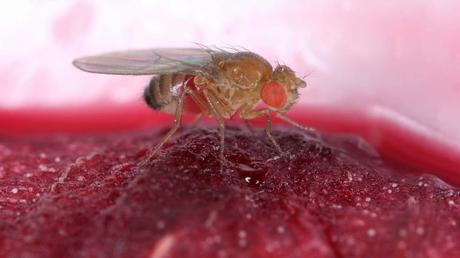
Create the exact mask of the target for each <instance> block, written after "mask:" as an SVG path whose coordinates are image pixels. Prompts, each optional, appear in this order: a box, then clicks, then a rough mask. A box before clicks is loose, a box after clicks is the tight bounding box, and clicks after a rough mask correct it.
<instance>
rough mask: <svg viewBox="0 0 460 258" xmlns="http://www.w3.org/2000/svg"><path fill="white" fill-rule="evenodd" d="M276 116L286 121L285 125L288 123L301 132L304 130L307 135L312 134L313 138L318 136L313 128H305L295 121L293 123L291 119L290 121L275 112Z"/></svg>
mask: <svg viewBox="0 0 460 258" xmlns="http://www.w3.org/2000/svg"><path fill="white" fill-rule="evenodd" d="M276 116H277V117H279V118H281V119H282V120H284V121H286V122H287V123H289V124H290V125H292V126H294V127H296V128H299V129H301V130H304V131H306V132H309V133H313V134H314V136H316V137H318V134H317V133H316V131H315V130H314V129H313V128H310V127H305V126H303V125H301V124H299V123H297V122H295V121H293V120H292V119H290V118H289V117H287V116H286V115H284V114H283V113H279V112H276Z"/></svg>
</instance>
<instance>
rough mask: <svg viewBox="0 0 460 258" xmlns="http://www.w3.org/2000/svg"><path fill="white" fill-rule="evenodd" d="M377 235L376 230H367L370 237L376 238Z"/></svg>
mask: <svg viewBox="0 0 460 258" xmlns="http://www.w3.org/2000/svg"><path fill="white" fill-rule="evenodd" d="M376 234H377V231H375V229H373V228H370V229H368V230H367V235H368V236H369V237H374V236H375V235H376Z"/></svg>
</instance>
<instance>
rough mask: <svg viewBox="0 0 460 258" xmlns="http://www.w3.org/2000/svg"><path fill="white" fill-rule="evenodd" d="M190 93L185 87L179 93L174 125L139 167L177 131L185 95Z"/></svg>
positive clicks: (148, 160) (150, 158)
mask: <svg viewBox="0 0 460 258" xmlns="http://www.w3.org/2000/svg"><path fill="white" fill-rule="evenodd" d="M189 93H190V90H189V89H188V88H187V89H185V90H184V92H183V93H182V94H181V96H180V97H179V100H178V102H177V107H176V114H175V117H174V126H173V127H172V128H171V129H170V130H169V132H168V133H167V134H166V135H165V137H163V139H162V140H161V142H160V143H158V144H157V145H156V146H155V148H154V149H153V151H151V152H150V154H149V155H148V157H147V158H146V159H145V160H144V161H142V162H141V164H140V165H141V167H144V166H145V165H147V164H148V162H150V160H152V158H153V157H154V156H155V154H156V153H157V152H158V150H160V149H161V147H163V145H164V144H165V143H166V142H167V141H168V140H169V138H171V136H172V135H173V134H174V133H175V132H176V131H177V129H178V128H179V127H180V123H181V119H182V113H183V111H184V100H185V97H186V96H187V95H188V94H189Z"/></svg>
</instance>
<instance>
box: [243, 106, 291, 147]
mask: <svg viewBox="0 0 460 258" xmlns="http://www.w3.org/2000/svg"><path fill="white" fill-rule="evenodd" d="M240 115H241V117H242V118H243V119H245V120H253V119H256V118H259V117H262V116H265V117H266V124H265V133H266V134H267V136H268V139H270V141H271V143H272V144H273V146H274V147H275V149H276V150H277V151H278V152H279V153H280V155H281V156H283V155H284V152H283V150H281V147H280V145H279V144H278V142H276V140H275V137H273V135H272V119H271V117H270V111H269V110H268V109H259V110H249V109H246V108H245V109H243V110H242V111H241V112H240Z"/></svg>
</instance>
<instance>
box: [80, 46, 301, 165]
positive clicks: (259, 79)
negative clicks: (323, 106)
mask: <svg viewBox="0 0 460 258" xmlns="http://www.w3.org/2000/svg"><path fill="white" fill-rule="evenodd" d="M73 64H74V65H75V66H76V67H78V68H80V69H81V70H83V71H86V72H92V73H102V74H120V75H154V76H153V78H152V79H151V81H150V83H149V85H148V86H147V87H146V88H145V91H144V100H145V102H146V103H147V104H148V105H149V106H150V107H151V108H153V109H155V110H159V111H161V112H166V113H172V114H174V115H175V118H174V126H173V127H172V128H171V129H170V130H169V132H168V133H167V134H166V135H165V136H164V138H163V139H162V140H161V141H160V142H159V143H158V144H157V145H156V146H155V148H154V149H153V150H152V151H151V152H150V154H149V155H148V157H147V159H146V160H144V162H143V164H146V163H147V162H148V161H150V160H151V159H152V158H153V157H154V156H155V154H156V153H157V151H158V150H160V148H161V147H162V146H163V145H164V144H165V143H166V142H167V141H168V140H169V139H170V138H171V136H172V135H173V134H174V133H175V132H176V131H177V129H178V128H179V127H180V124H181V117H182V114H183V113H184V112H195V113H197V114H199V115H206V116H210V117H214V118H215V119H216V121H217V124H218V128H219V139H220V160H221V164H223V161H224V132H225V124H224V122H225V120H226V119H230V118H232V117H233V116H234V115H235V114H237V113H238V114H239V116H240V117H241V118H242V119H244V120H246V121H248V120H252V119H256V118H259V117H265V118H266V126H265V131H266V134H267V136H268V138H269V140H270V142H271V143H272V145H273V146H274V147H275V148H276V150H277V151H278V152H279V153H281V154H282V153H283V152H282V150H281V147H280V145H279V144H278V143H277V141H276V140H275V138H274V137H273V136H272V133H271V113H270V111H272V112H273V113H275V114H276V116H277V117H279V118H281V119H283V120H284V121H286V122H288V123H289V124H291V125H293V126H295V127H298V128H301V129H305V130H309V129H308V128H306V127H303V126H301V125H300V124H298V123H296V122H294V121H292V120H291V119H289V118H288V117H287V116H286V115H285V113H286V112H287V111H288V110H289V109H290V108H291V107H292V105H293V104H294V103H295V101H296V99H297V98H298V92H297V90H298V88H302V87H305V86H306V84H305V82H304V81H303V80H302V79H300V78H298V77H297V76H296V75H295V73H294V71H293V70H292V69H291V68H289V67H288V66H286V65H277V66H276V67H275V68H274V69H273V67H272V66H271V65H270V63H269V62H268V61H267V60H266V59H264V58H263V57H261V56H259V55H257V54H255V53H253V52H250V51H236V50H235V51H227V50H223V49H211V48H207V47H197V48H157V49H144V50H128V51H122V52H111V53H106V54H102V55H97V56H89V57H83V58H79V59H76V60H74V62H73ZM260 103H264V104H265V105H264V107H261V108H260V107H259V104H260Z"/></svg>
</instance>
